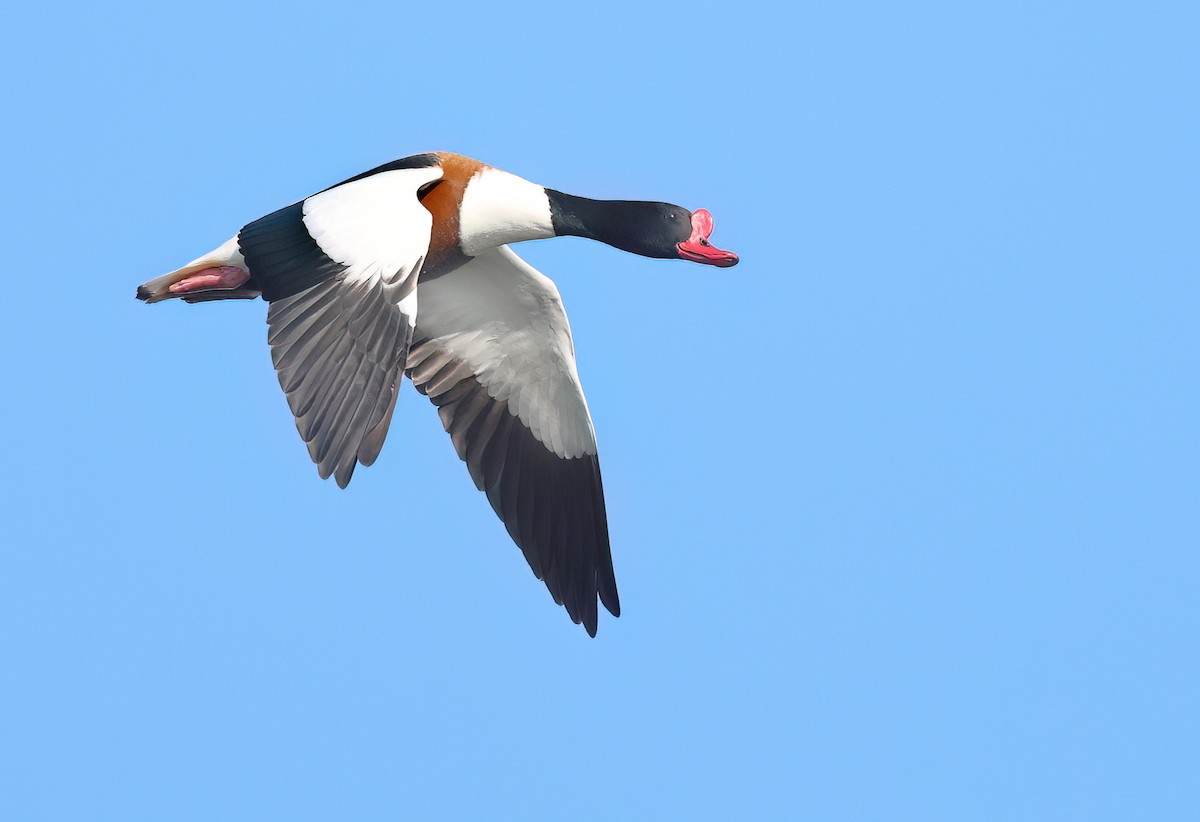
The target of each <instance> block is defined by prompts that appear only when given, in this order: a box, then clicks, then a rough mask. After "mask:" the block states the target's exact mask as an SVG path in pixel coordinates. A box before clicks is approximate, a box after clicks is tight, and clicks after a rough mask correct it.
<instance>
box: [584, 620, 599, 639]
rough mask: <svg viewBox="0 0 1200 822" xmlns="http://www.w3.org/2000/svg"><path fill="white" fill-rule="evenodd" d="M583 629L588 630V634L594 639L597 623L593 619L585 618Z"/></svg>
mask: <svg viewBox="0 0 1200 822" xmlns="http://www.w3.org/2000/svg"><path fill="white" fill-rule="evenodd" d="M583 629H584V630H585V631H587V632H588V636H590V637H591V638H592V639H595V638H596V623H595V622H593V621H592V620H590V619H588V620H584V623H583Z"/></svg>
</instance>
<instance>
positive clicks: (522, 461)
mask: <svg viewBox="0 0 1200 822" xmlns="http://www.w3.org/2000/svg"><path fill="white" fill-rule="evenodd" d="M712 227H713V221H712V215H711V214H709V212H708V211H705V210H704V209H700V210H698V211H694V212H691V211H688V210H687V209H685V208H682V207H680V206H676V205H671V204H670V203H655V202H637V201H625V200H589V199H586V198H583V197H575V196H572V195H570V194H564V193H563V192H561V191H554V190H553V189H548V188H544V187H542V186H539V185H536V184H534V183H531V182H529V181H527V180H523V179H521V178H520V177H517V176H515V175H512V174H509V173H507V172H504V171H501V170H499V169H496V168H492V167H491V166H488V165H485V164H483V163H480V162H478V161H476V160H472V159H469V158H467V157H463V156H460V155H457V154H449V153H444V152H436V153H430V154H418V155H414V156H412V157H406V158H404V159H401V160H396V161H395V162H391V163H387V164H385V165H382V166H379V167H378V168H374V169H371V170H370V171H367V172H364V173H362V174H359V175H357V176H355V177H351V178H350V179H348V180H346V181H344V182H342V183H338V184H337V185H335V186H331V187H330V188H327V189H325V190H324V191H321V192H319V193H317V194H314V195H312V196H311V197H307V198H305V199H303V200H301V201H300V202H298V203H294V204H293V205H290V206H287V207H286V208H281V209H280V210H278V211H276V212H273V213H271V214H268V215H267V216H265V217H262V218H260V219H258V220H255V221H254V222H252V223H249V224H247V225H246V226H244V227H243V228H242V230H241V231H239V232H238V234H237V236H235V237H233V238H232V239H230V240H229V241H228V242H226V243H223V244H222V245H220V246H218V247H217V248H216V249H214V250H213V251H210V252H209V253H208V254H205V255H203V256H201V257H199V258H197V259H196V260H193V261H192V262H190V263H188V264H187V265H185V266H184V267H183V268H180V269H177V270H176V271H172V272H170V273H169V274H165V275H163V276H162V277H158V278H157V279H153V280H150V281H149V282H147V283H145V284H143V285H141V286H139V287H138V289H137V297H138V299H139V300H144V301H145V302H147V303H156V302H161V301H162V300H167V299H172V298H176V297H178V298H180V299H182V300H183V301H184V302H189V303H198V302H208V301H212V300H233V299H254V298H256V297H259V296H261V297H262V298H263V299H264V300H266V301H267V303H268V308H267V326H268V333H267V342H268V343H269V344H270V346H271V358H272V360H273V362H274V364H275V369H276V371H277V372H278V375H279V383H280V385H281V386H282V388H283V391H284V393H285V394H286V395H287V401H288V405H289V406H290V407H291V410H292V413H293V414H294V415H295V417H296V427H297V428H298V429H299V431H300V436H301V438H302V439H303V440H304V442H305V443H307V445H308V452H309V455H310V456H311V457H312V459H313V462H315V463H316V464H317V471H318V473H319V474H320V475H321V477H322V478H323V479H324V478H327V477H329V476H331V475H332V476H333V477H334V479H335V481H336V482H337V484H338V485H339V486H341V487H342V488H345V487H346V485H347V483H349V482H350V477H351V476H352V475H353V473H354V468H355V466H356V465H357V464H359V463H361V464H363V465H371V464H372V463H373V462H375V459H376V457H378V456H379V451H380V449H381V448H382V446H383V441H384V438H385V437H386V436H387V431H388V425H389V424H390V422H391V419H392V411H393V409H394V408H395V405H396V396H397V394H398V391H399V388H400V382H401V378H402V377H403V375H405V374H407V375H408V377H409V379H410V380H412V383H413V385H414V386H416V388H417V390H418V391H420V392H421V393H422V394H425V395H426V396H427V397H429V399H430V400H432V401H433V404H434V405H435V406H437V409H438V414H439V416H440V417H441V420H442V425H443V426H444V427H445V429H446V431H447V432H448V433H449V434H450V439H451V440H452V441H453V443H454V449H455V451H457V452H458V456H459V457H460V458H461V459H462V460H463V461H464V462H466V464H467V470H468V471H469V472H470V475H471V479H472V480H474V482H475V485H476V486H477V487H478V488H479V490H481V491H483V492H485V493H486V494H487V498H488V501H489V502H490V503H491V505H492V508H493V509H494V510H495V511H496V514H497V515H498V516H499V517H500V519H501V520H502V521H503V522H504V525H505V527H506V528H507V529H508V533H509V535H510V536H511V537H512V539H513V541H514V542H515V543H516V544H517V545H518V546H519V547H520V549H521V551H522V553H524V555H525V559H526V560H527V561H528V562H529V566H530V567H531V568H532V569H533V573H534V574H535V575H536V576H537V577H538V579H541V580H543V581H544V582H545V583H546V587H547V588H548V589H549V590H550V594H551V595H552V596H553V597H554V601H555V602H556V603H558V604H560V605H563V606H565V607H566V609H567V613H568V614H570V616H571V619H572V620H574V621H575V622H576V623H580V622H582V623H583V625H584V627H585V628H586V629H587V632H588V633H589V634H590V635H592V636H595V635H596V625H597V611H598V608H597V604H596V600H597V598H599V600H600V602H602V603H603V604H604V607H605V608H607V609H608V610H609V612H610V613H612V615H613V616H619V615H620V610H621V609H620V603H619V601H618V599H617V583H616V579H615V577H614V575H613V564H612V554H611V551H610V548H609V539H608V521H607V516H606V514H605V510H604V490H603V487H602V485H601V480H600V464H599V462H598V460H597V455H596V435H595V431H594V430H593V427H592V420H591V416H590V415H589V414H588V408H587V402H586V400H585V399H584V396H583V388H582V386H581V385H580V382H579V374H578V372H577V371H576V366H575V353H574V347H573V345H572V342H571V329H570V326H569V325H568V324H567V315H566V312H565V311H564V310H563V304H562V299H561V298H560V297H559V293H558V289H557V288H556V287H555V285H554V283H553V282H552V281H551V280H550V279H549V278H547V277H546V276H544V275H543V274H541V273H540V272H539V271H537V270H536V269H534V268H533V267H531V266H530V265H528V264H526V263H525V262H524V261H523V260H522V259H521V258H520V257H518V256H517V255H516V254H515V253H514V252H513V251H512V250H511V249H510V248H509V247H508V246H509V244H510V243H515V242H520V241H522V240H536V239H544V238H549V237H560V236H564V235H570V236H576V237H587V238H590V239H593V240H599V241H600V242H602V243H606V244H608V245H611V246H613V247H615V248H619V249H621V250H623V251H629V252H632V253H634V254H640V255H642V256H644V257H656V258H663V259H683V260H690V261H692V262H697V263H703V264H705V265H714V266H721V267H727V266H732V265H736V264H737V262H738V258H737V255H735V254H733V253H731V252H728V251H722V250H721V249H718V248H716V247H714V246H713V245H712V244H711V243H710V242H709V235H710V234H711V233H712Z"/></svg>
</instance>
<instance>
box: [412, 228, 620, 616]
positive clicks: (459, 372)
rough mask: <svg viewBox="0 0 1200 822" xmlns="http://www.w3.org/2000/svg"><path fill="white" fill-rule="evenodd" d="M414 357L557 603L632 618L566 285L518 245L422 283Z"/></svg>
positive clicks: (473, 470) (419, 375)
mask: <svg viewBox="0 0 1200 822" xmlns="http://www.w3.org/2000/svg"><path fill="white" fill-rule="evenodd" d="M417 293H418V296H419V300H420V304H421V311H420V315H419V316H418V317H417V327H416V336H415V338H414V340H413V347H412V350H411V352H410V354H409V358H408V375H409V377H410V378H411V379H412V381H413V384H414V385H415V386H416V387H417V390H418V391H420V392H421V393H423V394H426V395H427V396H428V397H429V398H430V399H431V400H432V401H433V403H434V405H436V406H437V407H438V413H439V416H440V417H441V419H442V424H443V426H444V427H445V429H446V431H447V432H448V433H449V434H450V438H451V440H452V441H453V443H454V448H455V451H456V452H457V453H458V456H459V457H460V458H461V459H462V460H464V461H465V462H466V463H467V470H468V471H469V472H470V474H471V478H472V480H474V482H475V485H476V487H478V488H479V489H480V490H481V491H484V492H486V493H487V497H488V501H489V502H490V503H491V505H492V508H493V509H494V510H495V511H496V514H497V515H498V516H499V517H500V519H501V520H503V522H504V524H505V526H506V527H507V529H508V532H509V535H510V536H511V537H512V539H513V541H514V542H516V543H517V545H518V546H519V547H520V548H521V551H522V552H523V553H524V555H525V559H526V560H527V561H528V562H529V565H530V567H531V568H532V569H533V572H534V574H535V575H536V576H537V577H538V578H539V579H541V580H543V581H545V583H546V587H547V588H549V590H550V593H551V595H552V596H553V597H554V601H555V602H557V603H559V604H561V605H564V606H565V607H566V609H567V612H568V613H569V614H570V615H571V618H572V619H573V620H574V621H575V622H576V623H579V622H583V624H584V627H585V628H586V629H587V631H588V633H589V634H591V635H593V636H594V635H595V633H596V624H597V604H596V600H597V597H599V599H600V601H601V602H603V604H604V606H605V607H606V608H607V609H608V610H609V611H610V612H612V613H613V614H614V615H619V613H620V603H619V601H618V598H617V587H616V579H615V577H614V575H613V566H612V553H611V550H610V546H609V535H608V521H607V516H606V514H605V510H604V489H603V485H602V483H601V478H600V464H599V461H598V459H597V455H596V437H595V432H594V430H593V428H592V421H591V417H590V415H589V414H588V408H587V401H586V400H585V399H584V396H583V388H582V387H581V386H580V383H579V374H578V372H577V370H576V366H575V352H574V348H573V345H572V343H571V330H570V326H569V325H568V323H567V315H566V312H565V311H564V310H563V305H562V300H561V298H560V297H559V293H558V289H557V288H556V287H555V285H554V283H553V282H551V281H550V280H549V279H548V278H547V277H545V276H544V275H542V274H541V273H540V272H538V271H537V270H536V269H534V268H533V267H532V266H530V265H528V264H527V263H525V262H524V261H523V260H521V258H520V257H518V256H517V255H516V254H515V253H513V251H512V250H511V249H509V248H508V247H507V246H501V247H499V248H497V249H494V250H492V251H488V252H486V253H484V254H481V255H480V256H478V257H475V258H473V259H471V260H470V261H469V262H467V263H466V264H464V265H462V266H461V267H460V268H457V269H455V270H453V271H451V272H450V273H448V274H445V275H442V276H439V277H437V278H435V279H431V280H428V281H425V282H422V283H421V284H420V285H419V286H418V288H417Z"/></svg>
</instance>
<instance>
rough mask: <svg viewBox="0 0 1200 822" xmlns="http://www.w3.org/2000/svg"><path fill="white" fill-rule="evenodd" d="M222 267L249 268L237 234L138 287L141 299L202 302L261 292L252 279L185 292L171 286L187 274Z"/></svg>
mask: <svg viewBox="0 0 1200 822" xmlns="http://www.w3.org/2000/svg"><path fill="white" fill-rule="evenodd" d="M219 266H236V267H238V268H241V269H243V270H246V260H245V259H244V258H243V257H242V252H241V250H240V249H239V248H238V242H237V237H234V238H232V239H230V240H229V241H227V242H225V243H224V244H222V245H221V246H219V247H217V248H215V249H213V250H212V251H210V252H208V253H207V254H205V255H203V256H201V257H198V258H196V259H195V260H192V261H191V262H190V263H188V264H187V265H185V266H184V267H183V268H177V269H175V270H174V271H171V272H168V273H166V274H164V275H162V276H161V277H155V278H154V279H153V280H149V281H147V282H144V283H142V284H141V285H139V286H138V288H137V298H138V299H139V300H142V301H143V302H146V303H158V302H162V301H163V300H169V299H172V298H174V297H180V298H182V299H183V300H184V301H185V302H189V303H200V302H209V301H211V300H250V299H253V298H255V297H257V296H258V295H259V290H258V289H257V288H255V287H254V284H253V282H248V283H246V284H244V285H242V286H239V287H237V288H227V289H207V290H203V291H187V292H183V293H179V292H174V291H171V286H173V285H175V284H176V283H178V282H180V281H181V280H183V279H184V278H185V277H187V276H189V275H191V274H194V273H196V272H198V271H203V270H204V269H206V268H216V267H219Z"/></svg>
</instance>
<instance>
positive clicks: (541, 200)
mask: <svg viewBox="0 0 1200 822" xmlns="http://www.w3.org/2000/svg"><path fill="white" fill-rule="evenodd" d="M458 236H459V239H458V244H459V246H460V247H461V248H462V250H463V253H464V254H466V255H468V256H471V257H474V256H477V255H479V254H482V253H483V252H484V251H487V250H488V249H489V248H495V247H496V246H501V245H504V244H505V243H516V242H520V241H521V240H543V239H546V238H547V237H553V236H554V225H553V222H552V220H551V217H550V200H549V199H548V198H547V197H546V189H544V188H542V187H541V186H539V185H535V184H534V183H531V182H529V181H528V180H522V179H521V178H520V177H517V176H516V175H515V174H509V173H508V172H507V171H501V170H500V169H498V168H484V169H483V170H482V171H480V172H479V173H478V174H476V175H475V176H474V177H472V178H471V181H470V182H469V183H467V190H466V191H464V192H463V198H462V206H461V207H460V208H459V213H458Z"/></svg>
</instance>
